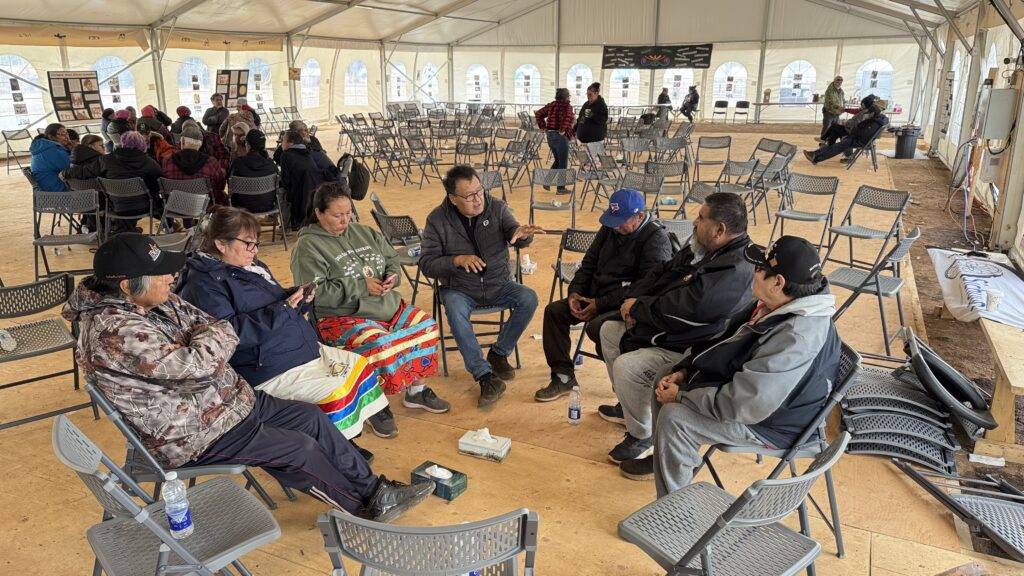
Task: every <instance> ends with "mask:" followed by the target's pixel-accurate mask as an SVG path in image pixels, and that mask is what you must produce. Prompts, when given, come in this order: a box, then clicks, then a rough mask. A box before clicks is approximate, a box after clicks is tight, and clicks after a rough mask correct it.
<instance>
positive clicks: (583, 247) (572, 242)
mask: <svg viewBox="0 0 1024 576" xmlns="http://www.w3.org/2000/svg"><path fill="white" fill-rule="evenodd" d="M595 238H597V231H596V230H576V229H575V228H569V229H568V230H566V231H565V232H562V240H561V242H559V243H558V256H557V257H556V258H555V263H554V264H552V265H551V269H552V270H553V271H554V275H553V276H552V278H551V294H549V295H548V303H549V304H550V303H551V302H552V301H554V299H555V286H558V298H559V299H562V298H565V287H566V286H568V285H569V284H571V283H572V279H573V277H575V276H576V271H577V270H579V269H580V264H581V263H582V260H575V261H571V262H570V261H566V260H565V259H564V257H565V253H566V252H574V253H576V254H586V253H587V250H589V249H590V245H591V244H593V243H594V239H595Z"/></svg>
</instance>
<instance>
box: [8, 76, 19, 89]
mask: <svg viewBox="0 0 1024 576" xmlns="http://www.w3.org/2000/svg"><path fill="white" fill-rule="evenodd" d="M10 80H11V92H18V91H19V90H21V83H20V82H18V79H17V78H11V79H10Z"/></svg>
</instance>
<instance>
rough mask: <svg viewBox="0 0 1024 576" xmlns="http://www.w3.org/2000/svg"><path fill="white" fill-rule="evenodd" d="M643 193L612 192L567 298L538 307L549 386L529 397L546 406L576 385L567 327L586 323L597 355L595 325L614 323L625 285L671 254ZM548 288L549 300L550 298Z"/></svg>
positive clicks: (598, 327)
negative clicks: (548, 368)
mask: <svg viewBox="0 0 1024 576" xmlns="http://www.w3.org/2000/svg"><path fill="white" fill-rule="evenodd" d="M646 210H647V204H646V201H645V199H644V195H643V194H642V193H640V192H638V191H636V190H628V189H623V190H617V191H616V192H615V193H614V194H612V197H611V198H610V199H609V201H608V209H607V210H605V211H604V214H602V215H601V219H600V220H601V230H599V231H598V233H597V237H596V238H594V241H593V243H591V244H590V248H588V249H587V253H586V255H584V256H583V262H581V263H580V267H579V270H577V271H576V275H575V276H573V279H572V282H570V283H569V297H568V298H565V299H562V300H556V301H553V302H551V303H550V304H548V305H547V307H545V308H544V339H543V342H544V357H545V358H546V359H547V362H548V366H550V367H551V383H550V384H548V385H547V386H545V387H544V388H541V389H540V390H537V393H536V394H534V395H533V398H534V400H536V401H538V402H550V401H552V400H555V399H558V398H561V397H562V396H564V395H566V394H568V393H569V392H570V391H571V390H572V387H573V386H575V385H577V382H576V376H575V373H574V370H573V359H572V358H571V357H570V349H571V345H572V342H571V341H570V338H569V327H570V326H575V325H576V324H579V323H580V322H586V324H587V325H586V332H587V335H588V336H589V337H590V339H591V340H593V341H594V342H595V343H596V344H597V353H598V355H599V356H600V355H601V325H602V324H604V322H605V321H606V320H609V319H612V320H614V319H617V318H618V316H619V306H620V305H621V303H622V300H623V298H625V296H626V292H627V291H628V290H629V286H630V285H631V284H632V283H633V282H636V281H637V280H639V279H640V278H643V277H644V276H645V275H647V273H648V272H650V271H651V270H653V269H654V268H655V267H657V266H659V265H660V264H661V263H662V262H664V261H666V260H668V259H669V258H670V257H671V256H672V249H671V246H670V243H669V238H668V234H667V233H666V232H665V229H664V228H662V227H661V226H658V225H657V224H656V223H655V222H652V218H651V215H650V214H649V213H648V212H647V211H646ZM554 293H555V292H554V286H552V287H551V297H552V298H553V297H554Z"/></svg>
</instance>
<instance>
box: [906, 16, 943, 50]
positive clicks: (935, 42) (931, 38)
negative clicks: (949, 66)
mask: <svg viewBox="0 0 1024 576" xmlns="http://www.w3.org/2000/svg"><path fill="white" fill-rule="evenodd" d="M910 11H911V12H913V13H914V18H917V21H918V22H921V24H922V26H923V25H924V23H923V22H922V20H921V15H920V14H918V13H917V8H914V7H911V8H910ZM910 29H911V28H910V24H907V30H910ZM924 34H925V36H927V37H928V41H929V42H931V43H932V46H934V47H935V51H936V52H938V53H939V56H942V57H943V58H945V57H946V51H945V50H944V49H943V48H942V46H940V45H939V41H938V40H936V39H935V34H933V33H932V31H931V30H929V29H928V28H927V27H925V29H924Z"/></svg>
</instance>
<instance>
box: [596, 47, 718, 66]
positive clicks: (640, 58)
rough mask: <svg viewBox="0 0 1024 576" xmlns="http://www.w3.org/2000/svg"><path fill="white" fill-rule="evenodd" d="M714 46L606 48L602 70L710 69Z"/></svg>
mask: <svg viewBox="0 0 1024 576" xmlns="http://www.w3.org/2000/svg"><path fill="white" fill-rule="evenodd" d="M711 47H712V44H677V45H674V46H605V47H604V57H603V58H602V60H601V68H643V69H647V70H660V69H665V68H710V67H711Z"/></svg>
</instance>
